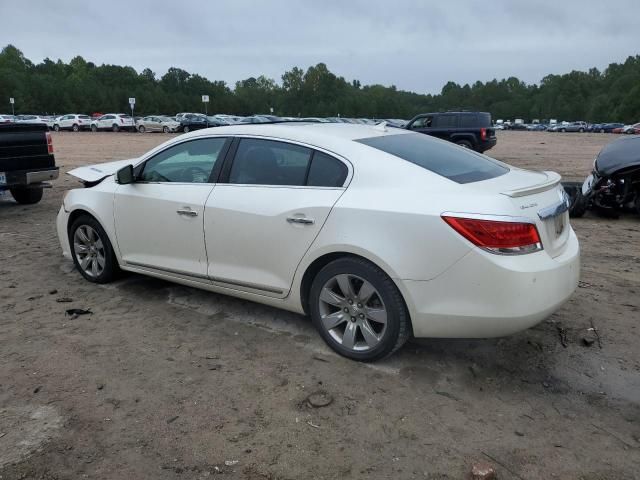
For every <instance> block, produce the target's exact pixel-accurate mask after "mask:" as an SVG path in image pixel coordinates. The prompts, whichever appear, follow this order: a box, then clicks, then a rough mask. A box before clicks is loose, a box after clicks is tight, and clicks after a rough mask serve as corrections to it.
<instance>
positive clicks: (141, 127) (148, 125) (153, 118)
mask: <svg viewBox="0 0 640 480" xmlns="http://www.w3.org/2000/svg"><path fill="white" fill-rule="evenodd" d="M136 128H137V129H138V131H139V132H140V133H144V132H164V133H169V132H177V131H178V129H179V128H180V122H176V121H175V120H174V119H173V118H170V117H165V116H162V115H149V116H147V117H144V118H141V119H140V120H138V121H137V122H136Z"/></svg>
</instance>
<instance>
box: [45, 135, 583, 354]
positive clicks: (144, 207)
mask: <svg viewBox="0 0 640 480" xmlns="http://www.w3.org/2000/svg"><path fill="white" fill-rule="evenodd" d="M69 173H70V174H71V175H74V176H76V177H78V178H80V179H81V180H82V181H83V182H84V183H85V187H86V188H83V189H76V190H71V191H69V192H67V194H66V196H65V198H64V201H63V205H62V208H61V209H60V213H59V215H58V220H57V228H58V235H59V238H60V243H61V245H62V249H63V252H64V255H65V256H66V257H68V258H71V259H73V261H74V263H75V265H76V267H77V269H78V271H79V272H80V274H81V275H82V276H84V277H85V278H86V279H87V280H89V281H91V282H97V283H104V282H109V281H110V280H112V279H113V278H114V277H115V276H116V274H117V272H118V270H120V269H122V270H128V271H131V272H137V273H141V274H145V275H151V276H154V277H159V278H162V279H165V280H170V281H173V282H178V283H182V284H185V285H189V286H192V287H197V288H203V289H206V290H210V291H213V292H218V293H225V294H229V295H233V296H236V297H240V298H243V299H246V300H251V301H255V302H260V303H265V304H268V305H272V306H275V307H280V308H283V309H286V310H291V311H294V312H298V313H301V314H308V315H310V316H311V318H312V320H313V323H314V325H315V327H316V328H317V329H318V331H319V332H320V335H321V336H322V337H323V339H324V340H325V341H326V342H327V344H328V345H329V346H330V347H331V348H333V349H334V350H335V351H337V352H338V353H340V354H341V355H344V356H346V357H349V358H353V359H356V360H363V361H372V360H376V359H380V358H382V357H384V356H386V355H389V354H391V353H392V352H394V351H395V350H396V349H398V348H399V347H400V346H401V345H402V344H403V343H404V342H405V341H406V340H407V338H408V337H409V336H410V335H414V336H416V337H466V338H471V337H491V336H502V335H508V334H511V333H514V332H517V331H520V330H523V329H526V328H528V327H531V326H533V325H535V324H537V323H538V322H540V321H541V320H543V319H544V318H546V317H547V316H549V315H550V314H551V313H552V312H554V311H555V310H556V309H558V308H559V307H560V306H561V305H562V304H563V303H564V302H565V301H566V300H567V299H568V298H569V297H570V296H571V294H572V293H573V291H574V289H575V288H576V285H577V282H578V276H579V246H578V240H577V238H576V236H575V233H574V232H573V230H572V228H571V226H570V224H569V218H568V213H567V200H566V198H565V194H564V191H563V189H562V187H561V185H560V183H559V180H560V176H559V175H558V174H556V173H553V172H530V171H526V170H521V169H518V168H514V167H511V166H509V165H506V164H504V163H501V162H498V161H496V160H493V159H491V158H489V157H486V156H483V155H480V154H477V153H475V152H473V151H470V150H467V149H464V148H461V147H459V146H456V145H453V144H451V143H447V142H444V141H441V140H437V139H434V138H432V137H429V136H427V135H423V134H420V133H412V132H409V131H405V130H400V129H395V128H385V127H384V126H369V125H350V124H305V123H288V124H287V123H281V124H266V125H265V124H263V125H235V126H229V127H218V128H211V129H205V130H199V131H197V132H193V133H190V134H186V135H181V136H179V137H177V138H175V139H172V140H170V141H168V142H166V143H164V144H162V145H160V146H159V147H157V148H154V149H153V150H151V151H150V152H148V153H147V154H145V155H143V156H141V157H140V158H135V159H130V160H123V161H119V162H113V163H103V164H99V165H95V166H89V167H82V168H78V169H75V170H72V171H71V172H69Z"/></svg>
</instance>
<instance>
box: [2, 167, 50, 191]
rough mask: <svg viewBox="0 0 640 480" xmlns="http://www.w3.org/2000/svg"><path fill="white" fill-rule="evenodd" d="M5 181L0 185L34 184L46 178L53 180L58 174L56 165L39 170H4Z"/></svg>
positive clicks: (46, 179) (44, 180)
mask: <svg viewBox="0 0 640 480" xmlns="http://www.w3.org/2000/svg"><path fill="white" fill-rule="evenodd" d="M5 173H6V175H7V183H6V184H5V185H0V187H13V186H24V185H34V184H38V183H42V182H46V181H48V180H55V179H56V178H58V176H59V175H60V169H59V168H58V167H53V168H47V169H41V170H40V169H39V170H14V171H9V172H5Z"/></svg>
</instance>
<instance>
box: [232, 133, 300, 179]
mask: <svg viewBox="0 0 640 480" xmlns="http://www.w3.org/2000/svg"><path fill="white" fill-rule="evenodd" d="M311 152H312V150H311V149H310V148H306V147H302V146H300V145H294V144H291V143H285V142H279V141H274V140H260V139H254V138H243V139H241V140H240V144H239V145H238V150H237V151H236V154H235V157H234V160H233V164H232V165H231V171H230V172H229V183H236V184H249V185H291V186H303V185H304V184H305V179H306V176H307V169H308V167H309V161H310V160H311Z"/></svg>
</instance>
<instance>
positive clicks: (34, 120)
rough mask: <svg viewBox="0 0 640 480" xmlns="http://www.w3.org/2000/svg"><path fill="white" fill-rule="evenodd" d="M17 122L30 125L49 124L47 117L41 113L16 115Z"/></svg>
mask: <svg viewBox="0 0 640 480" xmlns="http://www.w3.org/2000/svg"><path fill="white" fill-rule="evenodd" d="M16 123H26V124H30V125H47V118H46V117H41V116H40V115H16Z"/></svg>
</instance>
